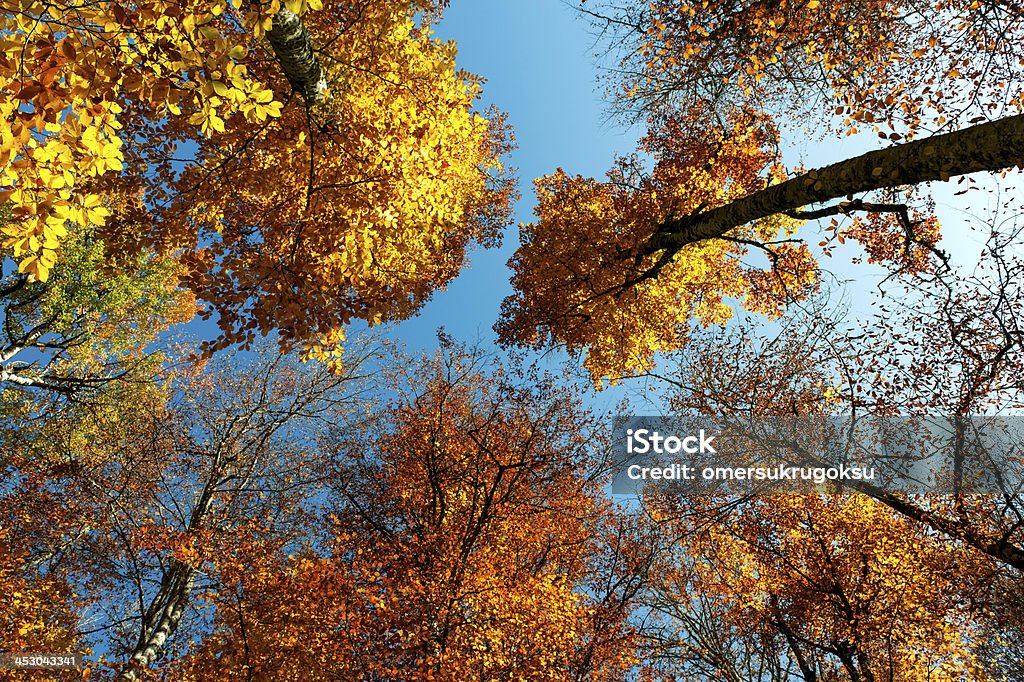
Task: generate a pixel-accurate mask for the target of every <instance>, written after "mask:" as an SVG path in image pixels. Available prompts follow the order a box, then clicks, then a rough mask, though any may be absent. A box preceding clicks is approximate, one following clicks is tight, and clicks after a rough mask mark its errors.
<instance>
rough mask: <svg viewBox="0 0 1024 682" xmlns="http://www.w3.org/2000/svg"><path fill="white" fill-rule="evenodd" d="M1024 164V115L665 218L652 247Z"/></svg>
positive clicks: (886, 151) (890, 150)
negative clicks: (857, 197)
mask: <svg viewBox="0 0 1024 682" xmlns="http://www.w3.org/2000/svg"><path fill="white" fill-rule="evenodd" d="M1012 166H1018V167H1021V168H1024V115H1017V116H1009V117H1007V118H1002V119H999V120H998V121H991V122H989V123H983V124H981V125H976V126H972V127H970V128H965V129H963V130H957V131H955V132H952V133H945V134H942V135H933V136H932V137H928V138H924V139H921V140H915V141H913V142H907V143H904V144H901V145H896V146H893V147H889V148H888V149H880V150H878V151H873V152H868V153H867V154H863V155H861V156H857V157H854V158H852V159H847V160H846V161H840V162H839V163H834V164H832V165H831V166H826V167H824V168H820V169H818V170H812V171H809V172H807V173H804V174H803V175H800V176H798V177H795V178H793V179H791V180H787V181H786V182H783V183H780V184H778V185H774V186H771V187H767V188H765V189H763V190H761V191H759V192H754V193H753V194H751V195H749V196H746V197H743V198H742V199H737V200H735V201H731V202H729V203H728V204H726V205H724V206H719V207H718V208H713V209H711V210H709V211H707V212H704V213H694V214H691V215H688V216H683V217H680V218H673V219H670V220H667V221H665V222H664V223H662V224H661V225H660V226H659V227H658V230H657V232H655V235H654V237H653V239H652V241H651V243H650V246H649V247H648V249H646V250H645V251H646V252H649V253H653V252H656V251H660V250H662V249H670V250H678V249H679V248H681V247H683V246H685V245H687V244H692V243H694V242H699V241H701V240H704V239H714V238H715V237H721V236H723V235H725V234H726V233H727V232H729V231H730V230H733V229H735V228H737V227H740V226H742V225H746V224H747V223H750V222H752V221H755V220H759V219H761V218H767V217H768V216H772V215H775V214H778V213H786V212H788V211H794V210H796V209H799V208H801V207H803V206H807V205H809V204H816V203H821V202H825V201H831V200H833V199H838V198H841V197H846V196H848V195H849V196H852V195H854V194H859V193H860V192H868V191H871V190H877V189H887V188H892V187H900V186H903V185H916V184H918V183H921V182H928V181H932V180H942V181H945V180H949V179H950V178H951V177H953V176H956V175H964V174H967V173H976V172H978V171H998V170H1003V169H1005V168H1010V167H1012Z"/></svg>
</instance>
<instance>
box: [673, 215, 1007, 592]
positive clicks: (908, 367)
mask: <svg viewBox="0 0 1024 682" xmlns="http://www.w3.org/2000/svg"><path fill="white" fill-rule="evenodd" d="M1010 232H1011V233H1013V232H1017V230H1015V229H1011V230H1010ZM1015 243H1016V242H1015V241H1013V240H1008V238H1007V237H1006V236H1003V235H1000V234H998V233H997V234H994V235H993V236H992V238H991V240H990V242H989V244H988V248H987V249H986V252H985V253H984V254H983V257H982V259H981V261H980V263H979V264H978V268H977V271H976V272H974V273H971V274H969V275H961V274H958V273H955V272H942V273H928V272H922V273H918V274H917V275H914V276H913V277H907V278H905V279H904V280H903V281H902V282H901V281H897V282H896V283H895V284H890V285H889V287H890V289H889V290H888V292H887V295H885V296H884V297H881V296H880V299H881V300H879V301H878V302H877V308H876V310H875V312H874V314H873V316H872V317H870V318H868V319H867V320H866V321H863V323H860V322H857V321H847V320H844V319H843V316H842V315H841V313H840V312H839V311H837V310H835V309H834V308H830V307H824V308H821V309H810V310H809V312H803V313H800V314H796V315H794V316H793V317H792V318H791V319H789V320H788V321H787V323H786V324H785V325H783V326H782V328H781V330H778V331H774V332H772V331H768V332H765V331H758V330H757V329H756V327H755V326H752V325H747V326H743V327H740V328H737V329H734V330H730V331H725V332H721V333H708V334H702V335H700V337H699V338H694V339H693V340H692V343H693V345H692V346H691V348H690V349H689V350H690V353H688V355H687V357H686V358H685V359H684V360H683V361H682V364H681V366H680V368H679V371H678V374H672V375H668V376H665V379H666V380H667V381H668V382H669V383H670V384H671V385H672V386H673V388H672V391H671V395H672V397H671V398H670V404H671V407H672V409H673V410H674V411H675V412H677V413H699V414H703V415H708V416H709V419H713V418H715V416H717V415H744V416H747V417H750V416H764V415H775V414H786V415H844V414H845V415H853V416H855V417H860V416H878V417H895V416H922V415H924V416H927V415H946V416H948V431H949V434H950V436H949V438H947V439H945V441H943V442H940V443H937V444H934V445H933V447H938V448H941V449H940V450H939V452H942V453H945V455H946V457H945V461H946V462H947V463H948V465H949V467H950V471H949V473H950V474H951V476H952V478H951V488H950V490H951V494H950V495H944V496H943V495H931V496H928V495H925V496H914V495H908V494H901V493H899V492H898V491H895V490H892V489H888V488H885V487H879V486H875V485H871V484H865V485H861V484H860V483H856V484H853V485H854V487H855V489H857V490H859V491H861V492H863V493H865V494H868V495H870V496H872V497H874V498H875V499H877V500H878V501H880V502H882V503H884V504H885V505H887V506H889V507H890V508H891V509H893V510H894V511H896V512H899V513H900V514H902V515H904V516H907V517H909V518H911V519H913V520H914V521H916V522H918V523H920V524H922V525H924V526H927V527H928V528H930V529H931V530H933V531H936V532H939V533H942V534H944V535H946V536H949V537H951V538H954V539H956V540H958V541H960V542H963V543H965V544H967V545H969V546H971V547H973V548H974V549H976V550H977V551H979V552H981V553H983V554H986V555H988V556H989V557H990V558H991V559H993V560H995V561H997V562H998V563H1000V564H1002V565H1003V566H1004V567H1005V568H1007V569H1011V574H1012V575H1016V576H1017V578H1016V579H1018V580H1019V572H1020V571H1021V570H1024V560H1022V559H1024V552H1022V550H1024V536H1022V535H1021V525H1020V521H1021V518H1022V513H1024V510H1022V509H1021V505H1020V503H1019V501H1018V498H1019V486H1020V475H1021V472H1020V469H1019V462H1018V461H1017V459H1016V456H1015V455H1014V454H1013V452H1012V451H1011V452H1009V453H1006V454H1004V455H1002V456H1000V457H996V458H994V459H993V460H991V461H984V460H981V461H980V465H981V466H983V467H984V470H985V471H987V472H989V473H991V474H995V475H996V476H997V484H996V486H995V487H994V488H989V489H987V490H988V493H987V494H979V493H978V492H977V491H976V489H975V488H973V487H972V485H971V478H970V476H971V468H970V467H969V466H966V465H964V466H956V463H957V462H958V461H961V462H971V461H975V462H977V461H978V456H977V454H976V453H975V454H972V453H971V452H970V451H969V449H968V447H969V443H968V444H967V445H965V444H964V442H963V437H964V436H966V435H968V434H969V428H970V421H969V418H970V417H972V416H978V415H986V414H991V413H993V412H994V411H996V410H1007V409H1014V408H1019V406H1020V405H1021V404H1022V388H1024V386H1022V384H1021V379H1020V377H1021V375H1022V374H1021V373H1022V367H1021V362H1022V353H1021V351H1022V347H1021V338H1020V310H1021V303H1022V298H1021V289H1020V283H1019V282H1020V276H1019V273H1020V270H1021V262H1020V259H1019V257H1017V256H1015V255H1014V246H1013V245H1014V244H1015ZM1014 438H1017V436H1014ZM1012 442H1014V443H1016V442H1017V440H1014V441H1012ZM794 456H797V455H794ZM800 456H803V457H809V458H811V459H813V458H814V457H815V456H816V455H815V453H813V452H807V451H802V454H801V455H800ZM817 463H818V464H820V459H819V460H817Z"/></svg>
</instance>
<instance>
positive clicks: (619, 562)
mask: <svg viewBox="0 0 1024 682" xmlns="http://www.w3.org/2000/svg"><path fill="white" fill-rule="evenodd" d="M531 383H532V385H526V386H522V385H516V384H515V383H514V377H513V376H508V375H505V374H504V373H503V372H501V371H499V370H497V369H496V368H493V367H492V366H490V363H489V362H487V361H486V360H485V359H484V358H482V357H480V356H479V355H478V354H474V353H473V352H467V351H463V350H461V349H458V348H456V349H450V350H449V351H448V352H446V353H445V354H444V355H443V356H438V357H434V358H428V359H426V360H423V361H420V362H415V363H411V364H410V365H409V367H408V368H407V369H405V370H402V371H398V372H395V373H394V374H393V375H392V376H391V377H389V379H388V384H389V390H390V391H391V392H393V396H394V397H393V401H392V402H390V403H389V404H388V405H386V406H383V409H381V410H380V412H379V413H378V414H377V415H376V416H375V418H374V420H373V422H372V423H371V425H370V426H369V427H368V428H367V429H365V430H363V431H362V432H359V431H354V430H348V431H345V432H335V433H333V434H331V437H330V438H329V439H328V441H327V442H326V443H325V445H326V447H328V448H329V449H330V451H331V452H332V453H333V457H334V458H335V466H336V467H337V469H336V470H335V472H334V473H333V474H332V477H333V479H334V483H333V491H332V495H331V498H332V504H330V505H329V506H328V509H327V510H325V511H326V516H327V518H325V519H324V521H323V525H322V528H323V532H324V533H325V539H324V542H323V544H319V545H317V546H311V547H309V548H307V549H306V550H305V551H301V552H294V553H289V554H286V553H285V552H284V551H279V552H275V553H273V554H272V555H271V556H270V557H269V558H268V559H266V560H263V561H262V562H261V563H259V564H257V565H255V566H253V565H252V564H251V563H249V561H248V560H247V559H246V558H245V557H224V558H223V560H222V561H220V562H219V563H218V566H219V569H220V571H221V573H220V576H221V578H220V580H221V582H222V584H223V585H224V586H225V588H224V589H222V590H220V591H218V592H217V593H216V594H215V595H214V598H213V605H214V606H215V609H216V616H215V619H214V620H215V629H214V631H213V632H212V633H211V635H210V636H208V637H207V638H205V639H204V640H203V642H202V643H201V644H200V645H199V646H198V647H197V648H196V649H195V650H194V651H193V652H192V653H191V655H190V656H189V657H187V658H185V659H182V660H181V661H180V663H179V664H178V665H176V666H175V667H174V668H173V669H172V673H171V677H172V678H173V679H180V680H191V679H206V678H208V677H209V675H211V674H213V673H211V671H214V670H215V671H216V673H215V674H216V676H217V677H218V678H223V679H276V680H292V679H312V680H320V679H324V680H327V679H338V678H344V679H353V680H355V679H358V680H384V679H387V680H426V679H435V680H463V679H479V680H498V679H509V678H510V677H517V678H522V679H531V680H533V679H536V680H541V679H544V680H551V679H558V680H563V679H564V680H606V679H608V680H618V679H622V677H623V676H624V675H625V674H626V672H627V671H628V669H629V667H630V666H631V665H632V663H633V660H634V659H633V654H632V652H631V646H632V638H631V630H630V626H629V624H628V622H627V618H628V617H629V615H630V613H631V608H632V603H633V597H634V596H635V594H636V593H637V591H638V588H639V586H640V585H641V584H642V572H640V571H638V570H637V568H638V566H637V561H638V560H639V561H641V562H642V555H638V554H635V553H634V551H633V550H634V549H635V548H633V547H631V546H630V541H629V540H628V537H623V536H625V535H626V534H623V536H620V535H619V533H617V532H616V527H617V525H618V524H617V522H616V521H615V520H614V519H613V518H612V517H611V512H612V511H613V510H612V509H611V508H610V507H609V504H608V502H607V501H605V500H602V499H601V496H600V494H599V486H600V483H599V479H596V478H592V477H591V475H592V474H593V473H594V468H593V467H594V465H595V464H598V463H599V462H598V461H597V460H595V459H594V458H595V456H597V455H598V454H599V453H598V452H595V450H594V449H593V448H592V447H591V445H590V442H589V438H590V434H591V433H592V429H593V427H594V425H593V424H592V423H591V421H590V418H589V417H588V416H587V415H586V414H585V413H583V412H581V411H580V408H579V406H578V404H577V403H576V400H575V398H574V397H573V396H572V395H571V393H569V392H568V391H566V390H564V389H562V388H559V387H557V386H556V385H555V384H554V383H553V380H552V379H550V378H548V379H543V378H539V379H538V380H536V381H534V382H531ZM588 474H589V475H588Z"/></svg>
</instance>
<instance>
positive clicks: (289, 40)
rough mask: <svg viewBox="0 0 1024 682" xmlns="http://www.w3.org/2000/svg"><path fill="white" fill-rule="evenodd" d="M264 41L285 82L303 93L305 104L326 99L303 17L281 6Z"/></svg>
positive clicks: (322, 78)
mask: <svg viewBox="0 0 1024 682" xmlns="http://www.w3.org/2000/svg"><path fill="white" fill-rule="evenodd" d="M267 40H269V41H270V46H271V47H272V48H273V49H274V56H275V57H277V61H278V63H279V64H280V65H281V69H282V70H283V71H284V75H285V76H286V77H287V78H288V82H289V83H291V85H292V88H293V89H295V90H296V91H298V92H300V93H302V96H303V97H304V98H305V99H306V104H307V105H308V106H313V105H315V104H319V103H321V102H323V101H324V100H326V99H327V97H328V95H329V90H328V86H327V78H326V77H325V76H324V72H323V69H322V68H320V61H319V60H318V59H317V57H316V54H315V53H314V52H313V40H312V39H311V38H310V37H309V31H308V30H307V29H306V25H305V24H304V23H303V21H302V17H300V16H299V15H297V14H295V12H292V11H289V10H287V9H285V8H284V7H282V8H281V9H279V10H278V11H277V14H275V15H274V19H273V24H272V25H271V28H270V30H269V31H268V32H267Z"/></svg>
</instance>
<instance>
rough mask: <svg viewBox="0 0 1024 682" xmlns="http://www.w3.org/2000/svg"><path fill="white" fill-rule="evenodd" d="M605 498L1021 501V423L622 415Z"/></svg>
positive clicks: (1023, 433) (1023, 467) (1023, 477)
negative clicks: (987, 497)
mask: <svg viewBox="0 0 1024 682" xmlns="http://www.w3.org/2000/svg"><path fill="white" fill-rule="evenodd" d="M612 429H613V433H612V438H613V443H614V452H613V456H614V461H615V467H614V478H613V481H612V493H613V494H619V495H629V494H637V493H641V492H643V491H645V490H647V489H649V488H650V487H651V486H654V487H656V488H657V490H658V491H659V492H668V493H672V494H680V495H687V494H689V495H708V494H727V495H746V494H752V493H760V492H765V493H822V492H879V491H886V492H894V493H904V494H972V493H996V494H1001V495H1011V496H1016V495H1022V494H1024V416H1011V417H984V416H972V417H956V416H938V415H928V416H918V417H850V416H846V417H844V416H838V417H837V416H827V417H826V416H820V417H819V416H816V417H749V416H747V417H737V418H730V417H716V418H709V417H706V416H702V415H675V416H671V417H652V416H621V417H616V418H615V420H614V422H613V425H612Z"/></svg>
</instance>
